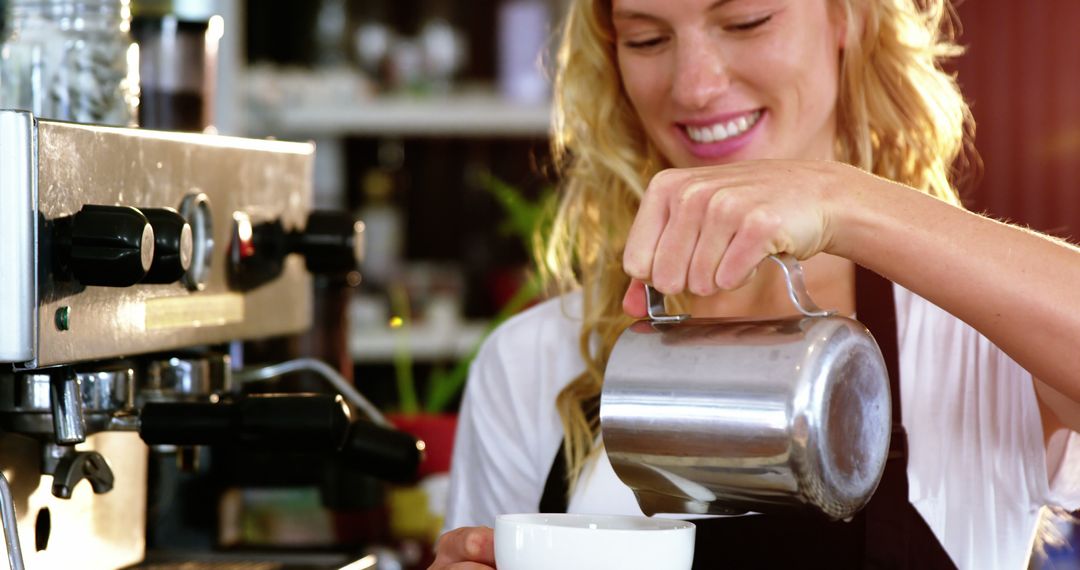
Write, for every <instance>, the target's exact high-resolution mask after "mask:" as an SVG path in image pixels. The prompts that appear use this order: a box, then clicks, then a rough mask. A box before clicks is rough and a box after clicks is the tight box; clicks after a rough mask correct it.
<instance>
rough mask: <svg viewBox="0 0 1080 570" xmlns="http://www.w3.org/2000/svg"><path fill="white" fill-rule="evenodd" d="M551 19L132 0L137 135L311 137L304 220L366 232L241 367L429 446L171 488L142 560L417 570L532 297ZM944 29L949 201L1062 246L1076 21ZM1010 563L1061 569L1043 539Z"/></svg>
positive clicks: (1074, 131)
mask: <svg viewBox="0 0 1080 570" xmlns="http://www.w3.org/2000/svg"><path fill="white" fill-rule="evenodd" d="M569 1H570V0H468V1H466V0H313V1H296V0H172V1H168V0H146V1H140V0H132V5H131V8H132V14H133V21H132V27H131V33H132V36H133V37H134V38H135V39H136V40H137V41H138V42H139V44H140V47H141V58H142V78H141V79H142V91H141V95H140V97H141V104H140V116H139V123H140V125H141V126H144V127H148V128H162V129H173V130H191V131H210V132H219V133H222V134H230V135H239V136H248V137H274V138H278V139H285V140H313V141H314V142H315V144H316V146H317V159H316V173H315V177H316V179H315V189H316V206H317V207H320V208H330V209H346V210H349V211H352V212H353V213H355V214H356V215H357V216H358V217H359V218H360V219H361V220H363V221H364V222H365V224H366V231H365V234H366V250H367V251H366V259H365V262H364V264H363V266H362V268H361V272H360V274H353V275H350V276H349V277H348V278H347V283H345V285H347V286H348V287H347V288H344V289H343V288H341V287H339V286H340V285H341V283H329V282H322V283H320V284H319V290H318V291H317V294H316V298H317V305H316V322H317V323H319V325H320V326H319V327H318V328H317V330H315V331H313V332H312V333H311V334H310V335H307V336H305V337H303V338H292V339H286V340H279V341H273V342H266V343H261V344H255V345H253V346H251V347H248V350H249V354H253V355H257V354H259V353H260V351H261V352H262V353H263V354H274V355H275V356H278V357H279V358H280V355H281V354H283V353H289V354H293V355H310V356H317V357H320V358H323V359H325V360H327V361H328V362H330V363H332V364H334V365H335V366H336V367H337V368H338V369H339V370H340V371H341V372H342V373H343V374H345V375H346V376H347V377H349V378H351V379H353V380H354V381H355V383H356V385H357V387H358V388H359V389H360V390H361V391H362V392H363V393H364V394H366V395H367V396H369V397H370V398H371V399H372V400H374V401H375V403H376V404H377V405H379V406H380V407H381V408H383V409H387V410H393V411H395V415H394V419H395V421H396V422H397V424H398V425H399V426H400V427H402V429H406V430H408V431H411V432H413V433H415V434H416V435H418V436H420V437H422V438H423V439H425V440H426V441H427V442H428V445H429V457H428V461H427V463H426V464H425V465H424V466H423V468H422V470H423V475H422V477H421V479H420V480H419V481H418V482H417V483H416V484H415V485H404V486H401V485H398V486H386V485H383V484H380V483H377V482H375V481H374V480H367V479H364V478H362V477H360V476H358V477H357V478H356V479H350V480H345V481H338V482H336V483H332V484H326V483H325V482H324V484H323V486H322V487H321V488H320V489H321V492H320V489H316V488H314V487H311V488H306V487H294V486H290V487H284V486H275V485H273V484H272V483H266V482H265V481H264V482H262V483H255V482H253V483H252V484H251V486H249V487H241V488H236V489H232V490H230V491H229V492H227V493H225V494H224V498H223V499H222V500H221V502H220V504H201V503H200V502H199V501H198V500H197V499H198V497H199V496H200V495H199V492H200V491H199V485H200V484H202V483H200V482H199V481H198V480H196V479H194V478H192V479H191V480H190V481H188V482H187V483H186V484H188V485H189V488H188V489H187V491H188V493H189V495H188V496H189V497H195V500H193V501H190V502H188V504H163V505H159V506H158V510H156V511H155V510H152V511H151V512H150V513H149V516H150V517H151V519H154V520H155V524H154V525H153V526H152V528H153V529H154V530H153V533H154V534H153V536H150V537H148V546H149V547H151V548H158V549H169V548H177V549H181V548H183V549H191V548H205V549H213V548H220V547H225V548H233V549H261V550H265V549H277V550H279V551H289V550H293V549H303V550H305V551H311V550H327V551H336V550H342V549H346V550H349V549H352V550H361V549H380V552H383V553H384V554H386V555H385V556H383V557H382V559H383V560H396V561H397V563H398V564H399V566H397V567H399V568H419V567H426V564H427V562H429V561H430V556H429V550H430V545H431V543H432V541H433V540H434V538H435V537H436V536H437V534H438V530H439V528H440V525H441V516H442V510H443V503H444V500H445V492H446V486H447V479H446V471H447V469H448V467H449V453H450V446H451V443H452V437H453V430H454V426H455V415H454V414H455V411H456V409H457V406H458V404H459V401H460V394H461V388H462V386H463V383H464V378H465V373H466V372H467V366H468V362H469V359H470V358H471V356H472V354H473V352H474V351H475V350H476V348H477V347H478V344H479V342H480V341H481V340H482V338H483V337H484V335H485V334H486V333H487V332H488V331H489V330H490V329H491V327H492V326H493V325H494V324H496V323H497V322H499V321H500V320H502V319H504V318H506V317H507V316H509V315H511V314H513V313H514V312H515V311H517V310H520V309H521V308H522V307H524V306H526V305H527V304H528V303H529V302H530V301H532V300H534V299H535V298H536V296H537V294H538V290H537V288H536V284H535V283H534V282H533V281H532V279H531V274H530V271H529V261H528V260H529V257H528V252H527V249H528V245H529V232H530V231H531V229H532V228H533V227H534V226H535V224H537V223H540V222H541V221H542V219H543V214H544V211H545V205H546V204H547V203H548V200H549V199H550V196H551V195H552V192H553V187H554V186H555V184H556V180H555V178H554V176H553V174H552V172H551V169H550V154H549V150H548V144H549V138H548V133H549V123H550V110H551V108H550V99H551V96H550V95H551V92H550V81H549V78H550V73H549V71H550V69H551V68H552V63H551V61H552V54H553V47H554V44H555V42H556V36H557V28H558V23H559V21H560V19H561V17H562V14H563V13H564V12H565V9H566V5H567V4H568V2H569ZM956 13H957V15H958V17H959V23H960V25H959V27H958V28H957V30H956V31H957V33H958V37H959V41H960V43H961V44H963V45H965V46H967V52H966V53H965V54H964V55H963V56H962V57H960V58H958V59H957V60H956V61H954V62H952V64H951V66H952V68H953V69H954V70H955V71H956V73H957V74H958V77H959V81H960V83H961V85H962V88H963V90H964V93H965V94H966V96H967V98H968V100H969V101H970V102H971V104H972V110H973V112H974V115H975V119H976V123H977V130H976V138H975V148H976V149H977V151H978V154H979V155H980V157H981V168H980V169H977V170H976V171H973V172H972V173H971V175H970V176H968V177H966V178H965V179H964V180H963V181H962V182H961V191H962V196H963V198H964V200H965V203H966V204H967V205H968V206H969V207H970V208H972V209H974V210H976V211H980V212H985V213H987V214H990V215H992V216H995V217H998V218H1001V219H1007V220H1009V221H1012V222H1015V223H1019V224H1023V225H1027V226H1030V227H1032V228H1034V229H1037V230H1041V231H1045V232H1049V233H1052V234H1054V235H1057V236H1061V237H1064V238H1067V239H1073V238H1074V237H1075V233H1076V231H1077V228H1080V70H1078V69H1076V68H1075V67H1074V66H1075V65H1076V62H1078V61H1080V35H1078V34H1077V33H1076V32H1075V25H1076V22H1080V3H1077V2H1070V1H1067V0H1046V1H1042V2H1015V1H1013V0H968V1H966V2H962V3H960V4H959V5H957V6H956ZM987 247H988V248H992V247H994V245H993V244H987ZM361 275H362V277H361ZM251 358H252V359H253V360H254V359H255V357H254V356H253V357H251ZM296 382H297V383H300V384H303V383H304V382H305V380H304V379H303V378H299V379H297V380H296ZM312 386H313V389H321V388H318V387H317V386H319V385H318V384H312ZM303 467H304V466H297V468H303ZM328 489H330V491H329V492H328ZM328 495H329V496H330V498H329V499H328V498H327V496H328ZM153 508H154V507H152V509H153ZM207 521H217V522H211V523H209V526H207V524H208V523H207ZM1056 526H1057V528H1058V531H1059V534H1060V535H1061V538H1062V540H1063V542H1068V541H1070V540H1071V541H1072V542H1074V543H1078V544H1080V541H1077V540H1076V534H1075V533H1076V531H1075V530H1074V527H1073V526H1072V525H1070V524H1068V523H1067V522H1064V519H1062V520H1061V522H1059V523H1057V525H1056ZM207 528H210V529H211V530H209V531H207V530H206V529H207ZM1033 566H1034V567H1054V568H1080V563H1078V562H1077V554H1076V552H1075V551H1073V550H1072V548H1071V547H1070V546H1068V545H1067V544H1063V545H1061V546H1060V547H1056V548H1051V549H1050V552H1049V554H1048V557H1047V558H1045V559H1042V560H1039V561H1036V562H1034V563H1033ZM387 567H390V566H387Z"/></svg>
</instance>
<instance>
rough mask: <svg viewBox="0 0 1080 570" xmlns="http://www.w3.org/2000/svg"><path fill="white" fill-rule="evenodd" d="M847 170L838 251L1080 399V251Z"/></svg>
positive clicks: (834, 246)
mask: <svg viewBox="0 0 1080 570" xmlns="http://www.w3.org/2000/svg"><path fill="white" fill-rule="evenodd" d="M841 170H847V172H843V173H842V174H841V180H840V184H838V185H837V186H836V187H835V198H834V199H835V200H836V206H837V207H834V208H832V210H833V211H835V212H837V217H836V219H835V223H834V224H833V226H834V230H833V231H834V234H833V239H832V243H831V244H830V247H829V248H828V250H829V251H830V252H831V253H836V254H838V255H842V256H844V257H847V258H849V259H851V260H853V261H855V262H856V263H858V264H860V265H862V266H864V267H867V268H869V269H871V270H874V271H876V272H878V273H880V274H881V275H883V276H885V277H887V278H889V279H891V280H893V281H894V282H896V283H898V284H900V285H902V286H904V287H906V288H907V289H909V290H911V291H913V292H915V293H917V294H918V295H920V296H922V297H924V298H925V299H927V300H929V301H930V302H932V303H934V304H936V305H938V306H939V307H941V308H943V309H945V310H947V311H949V312H950V313H952V314H953V315H955V316H957V317H958V318H960V319H961V320H963V321H965V322H967V323H968V324H970V325H971V326H973V327H974V328H975V329H977V330H978V331H979V332H981V333H982V334H983V335H985V336H986V337H987V338H989V339H990V340H991V341H992V342H993V343H994V344H996V345H997V346H998V347H1000V348H1001V349H1002V350H1004V351H1005V352H1006V353H1007V354H1008V355H1009V356H1011V357H1012V358H1013V359H1014V360H1016V361H1017V362H1018V363H1019V364H1020V365H1021V366H1023V367H1024V368H1025V369H1027V370H1028V371H1029V372H1031V374H1032V375H1033V376H1035V377H1036V378H1039V379H1040V380H1041V381H1042V382H1044V383H1045V384H1046V385H1048V386H1050V387H1051V388H1053V389H1054V390H1055V391H1056V392H1058V393H1060V394H1062V395H1065V396H1066V397H1068V398H1069V399H1070V400H1072V401H1074V402H1080V287H1078V284H1080V250H1078V249H1077V248H1075V247H1073V246H1071V245H1068V244H1066V243H1064V242H1061V241H1059V240H1055V239H1052V238H1049V237H1047V236H1044V235H1041V234H1038V233H1035V232H1033V231H1030V230H1026V229H1023V228H1019V227H1016V226H1011V225H1008V224H1004V223H1001V222H998V221H995V220H991V219H989V218H986V217H983V216H979V215H977V214H974V213H971V212H968V211H966V210H963V209H961V208H957V207H953V206H950V205H948V204H946V203H944V202H942V201H940V200H936V199H934V198H932V197H929V196H926V195H925V194H922V193H921V192H917V191H915V190H912V189H911V188H908V187H905V186H902V185H900V184H896V183H893V182H890V181H887V180H884V179H882V178H878V177H872V176H868V175H865V174H863V173H861V172H859V171H857V170H856V169H854V168H846V169H841ZM852 171H854V173H853V172H852ZM844 182H847V183H846V184H845V183H844Z"/></svg>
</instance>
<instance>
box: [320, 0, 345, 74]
mask: <svg viewBox="0 0 1080 570" xmlns="http://www.w3.org/2000/svg"><path fill="white" fill-rule="evenodd" d="M348 29H349V26H348V10H346V6H345V0H321V1H320V2H319V12H318V14H317V15H316V16H315V64H316V65H318V66H319V67H341V66H344V65H345V64H346V63H348V57H347V56H346V49H347V45H348V41H347V36H348Z"/></svg>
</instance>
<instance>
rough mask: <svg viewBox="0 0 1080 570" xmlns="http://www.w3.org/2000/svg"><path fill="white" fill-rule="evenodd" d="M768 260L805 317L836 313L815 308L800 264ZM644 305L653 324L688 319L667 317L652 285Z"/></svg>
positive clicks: (786, 258)
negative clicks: (774, 265) (782, 274)
mask: <svg viewBox="0 0 1080 570" xmlns="http://www.w3.org/2000/svg"><path fill="white" fill-rule="evenodd" d="M769 259H771V260H773V261H775V262H776V264H777V265H779V266H780V269H781V270H783V272H784V281H785V282H786V283H787V291H788V298H789V299H791V303H792V304H793V305H795V308H796V309H798V310H799V312H800V313H802V314H803V315H805V316H807V317H828V316H830V315H834V314H836V311H826V310H824V309H822V308H821V307H818V306H817V303H815V302H814V300H813V299H811V298H810V293H808V292H807V291H806V283H805V282H804V281H803V270H802V264H800V263H799V260H798V259H795V256H793V255H791V254H790V253H779V254H776V255H770V256H769ZM645 304H646V305H647V307H648V311H649V320H651V321H652V322H654V323H678V322H682V321H685V320H686V319H688V318H690V315H687V314H679V315H669V314H667V313H666V312H665V311H666V309H665V307H664V295H663V293H660V292H659V291H657V290H655V289H653V287H652V285H645Z"/></svg>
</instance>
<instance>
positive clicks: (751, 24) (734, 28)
mask: <svg viewBox="0 0 1080 570" xmlns="http://www.w3.org/2000/svg"><path fill="white" fill-rule="evenodd" d="M771 19H772V14H769V15H768V16H762V17H760V18H754V19H753V20H748V21H745V22H738V23H736V24H731V25H729V26H727V30H728V31H729V32H749V31H750V30H753V29H755V28H758V27H761V26H762V25H764V24H765V23H766V22H768V21H769V20H771Z"/></svg>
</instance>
